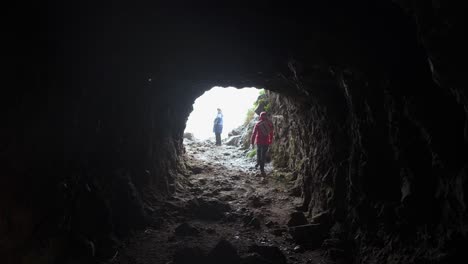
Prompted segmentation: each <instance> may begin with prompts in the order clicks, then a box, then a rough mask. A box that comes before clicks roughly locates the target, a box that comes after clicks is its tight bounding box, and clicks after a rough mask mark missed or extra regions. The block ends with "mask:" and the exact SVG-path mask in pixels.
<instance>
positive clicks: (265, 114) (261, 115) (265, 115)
mask: <svg viewBox="0 0 468 264" xmlns="http://www.w3.org/2000/svg"><path fill="white" fill-rule="evenodd" d="M267 117H268V114H267V112H261V113H260V120H265V119H267Z"/></svg>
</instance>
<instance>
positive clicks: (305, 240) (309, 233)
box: [289, 224, 328, 248]
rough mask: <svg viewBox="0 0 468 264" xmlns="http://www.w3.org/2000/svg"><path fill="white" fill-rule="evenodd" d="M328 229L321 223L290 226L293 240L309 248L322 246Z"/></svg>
mask: <svg viewBox="0 0 468 264" xmlns="http://www.w3.org/2000/svg"><path fill="white" fill-rule="evenodd" d="M327 231H328V229H326V228H324V227H323V226H322V225H320V224H307V225H300V226H293V227H290V228H289V234H290V235H291V237H292V238H293V240H294V241H295V242H296V243H297V244H299V245H303V246H306V247H308V248H317V247H320V246H321V244H322V242H323V240H324V239H325V237H326V235H327Z"/></svg>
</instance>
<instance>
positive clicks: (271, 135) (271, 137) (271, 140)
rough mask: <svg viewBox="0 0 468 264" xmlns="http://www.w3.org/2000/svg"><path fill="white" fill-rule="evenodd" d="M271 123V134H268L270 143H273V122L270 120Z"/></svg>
mask: <svg viewBox="0 0 468 264" xmlns="http://www.w3.org/2000/svg"><path fill="white" fill-rule="evenodd" d="M269 125H270V128H271V130H270V134H269V135H268V144H271V143H272V142H273V124H272V123H271V122H269Z"/></svg>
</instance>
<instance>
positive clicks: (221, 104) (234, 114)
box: [185, 86, 260, 140]
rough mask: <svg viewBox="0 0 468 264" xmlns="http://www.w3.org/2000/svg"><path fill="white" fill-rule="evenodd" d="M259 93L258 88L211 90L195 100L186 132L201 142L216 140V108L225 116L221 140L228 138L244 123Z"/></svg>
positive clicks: (216, 88) (218, 88)
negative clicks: (214, 128) (214, 123)
mask: <svg viewBox="0 0 468 264" xmlns="http://www.w3.org/2000/svg"><path fill="white" fill-rule="evenodd" d="M259 92H260V90H259V89H256V88H243V89H236V88H234V87H227V88H222V87H218V86H215V87H213V88H211V89H210V90H208V91H206V92H205V93H204V94H203V95H201V96H200V97H198V98H197V99H196V100H195V103H194V104H193V111H192V113H191V114H190V116H189V118H188V120H187V124H186V127H185V132H190V133H193V135H194V136H195V138H197V139H200V140H205V139H209V138H214V136H215V135H214V133H213V121H214V119H215V117H216V114H217V111H216V108H221V110H222V112H223V116H224V126H223V133H222V134H221V138H222V139H224V138H227V135H228V133H229V132H231V130H233V129H234V128H237V127H239V126H240V125H242V124H243V123H244V121H245V117H246V115H247V111H248V110H249V109H250V108H252V106H253V103H254V102H255V100H257V97H258V95H259Z"/></svg>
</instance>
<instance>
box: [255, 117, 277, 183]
mask: <svg viewBox="0 0 468 264" xmlns="http://www.w3.org/2000/svg"><path fill="white" fill-rule="evenodd" d="M272 141H273V123H271V121H270V120H268V118H267V113H266V112H261V113H260V121H258V122H257V123H256V124H255V127H254V129H253V132H252V137H251V142H252V145H254V144H257V164H256V165H255V168H257V166H258V165H260V171H261V172H262V175H265V156H266V153H267V150H268V147H269V146H270V145H271V142H272Z"/></svg>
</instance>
